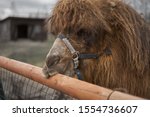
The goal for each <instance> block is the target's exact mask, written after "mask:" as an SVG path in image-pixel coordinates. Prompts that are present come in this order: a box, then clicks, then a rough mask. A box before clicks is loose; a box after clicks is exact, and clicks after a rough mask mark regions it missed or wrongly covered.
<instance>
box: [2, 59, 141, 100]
mask: <svg viewBox="0 0 150 117" xmlns="http://www.w3.org/2000/svg"><path fill="white" fill-rule="evenodd" d="M0 67H2V68H4V69H7V70H9V71H11V72H14V73H17V74H19V75H22V76H25V77H27V78H29V79H31V80H34V81H36V82H39V83H41V84H44V85H46V86H48V87H50V88H53V89H56V90H59V91H62V92H64V93H65V94H68V95H70V96H72V97H74V98H76V99H81V100H107V99H110V100H139V99H142V98H139V97H136V96H132V95H129V94H125V93H121V92H118V91H112V90H110V89H107V88H103V87H100V86H97V85H93V84H90V83H87V82H84V81H80V80H78V79H74V78H71V77H68V76H65V75H62V74H57V75H55V76H53V77H51V78H49V79H46V78H45V76H44V75H43V73H42V69H41V68H39V67H36V66H33V65H30V64H26V63H23V62H19V61H16V60H12V59H9V58H6V57H2V56H0Z"/></svg>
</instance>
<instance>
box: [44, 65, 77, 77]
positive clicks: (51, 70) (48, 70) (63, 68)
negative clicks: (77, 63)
mask: <svg viewBox="0 0 150 117" xmlns="http://www.w3.org/2000/svg"><path fill="white" fill-rule="evenodd" d="M71 63H72V62H67V63H65V64H60V63H59V64H57V65H55V66H52V67H47V65H45V66H44V67H43V73H44V75H45V76H46V77H47V78H49V77H52V76H54V75H56V74H58V73H60V74H64V75H67V76H70V77H74V75H75V72H74V70H73V69H71V68H72V67H71V66H72V65H71Z"/></svg>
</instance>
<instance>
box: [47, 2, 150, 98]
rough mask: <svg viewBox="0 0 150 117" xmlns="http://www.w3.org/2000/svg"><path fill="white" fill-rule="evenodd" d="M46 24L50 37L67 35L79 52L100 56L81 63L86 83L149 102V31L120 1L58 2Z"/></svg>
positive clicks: (135, 14) (133, 12)
mask: <svg viewBox="0 0 150 117" xmlns="http://www.w3.org/2000/svg"><path fill="white" fill-rule="evenodd" d="M48 23H49V24H48V27H49V29H50V31H51V32H52V33H53V34H55V35H57V34H59V33H63V34H69V35H70V39H71V43H72V45H73V46H74V48H75V49H76V50H78V51H80V52H81V53H98V54H101V57H100V58H99V59H98V60H93V59H92V60H82V61H81V64H80V70H81V72H82V73H83V76H84V78H85V79H84V80H85V81H88V82H91V83H94V84H97V85H100V86H103V87H108V88H111V89H116V88H121V89H122V88H123V89H126V90H127V91H128V93H130V94H133V95H137V96H140V97H144V98H149V99H150V29H149V27H148V24H147V23H146V22H145V21H144V19H142V18H141V16H140V15H139V14H138V13H137V12H136V11H135V10H134V9H132V8H131V7H130V6H128V5H127V4H125V3H123V2H122V1H120V0H59V2H58V3H57V4H56V6H55V8H54V10H53V13H52V16H51V17H50V19H49V20H48ZM106 49H108V50H110V51H111V55H107V54H106V53H105V52H104V51H105V50H106ZM85 68H86V69H85Z"/></svg>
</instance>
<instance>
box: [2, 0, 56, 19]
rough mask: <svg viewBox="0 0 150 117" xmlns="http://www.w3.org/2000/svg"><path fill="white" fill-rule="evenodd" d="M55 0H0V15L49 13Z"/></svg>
mask: <svg viewBox="0 0 150 117" xmlns="http://www.w3.org/2000/svg"><path fill="white" fill-rule="evenodd" d="M56 2H57V0H0V14H1V15H0V17H1V18H4V17H7V16H11V15H16V16H17V15H20V16H29V15H30V16H34V15H39V16H42V15H45V14H46V13H49V12H50V10H51V8H52V7H53V6H54V4H55V3H56Z"/></svg>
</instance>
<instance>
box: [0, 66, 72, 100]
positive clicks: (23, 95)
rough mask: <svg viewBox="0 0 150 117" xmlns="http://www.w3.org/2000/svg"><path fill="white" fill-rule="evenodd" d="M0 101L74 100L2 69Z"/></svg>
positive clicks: (0, 74)
mask: <svg viewBox="0 0 150 117" xmlns="http://www.w3.org/2000/svg"><path fill="white" fill-rule="evenodd" d="M0 99H1V100H3V99H5V100H60V99H61V100H67V99H69V100H71V99H73V98H72V97H70V96H68V95H65V94H63V93H61V92H59V91H56V90H54V89H51V88H49V87H47V86H45V85H42V84H40V83H37V82H35V81H32V80H30V79H28V78H25V77H23V76H21V75H18V74H16V73H12V72H10V71H8V70H6V69H3V68H0Z"/></svg>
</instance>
